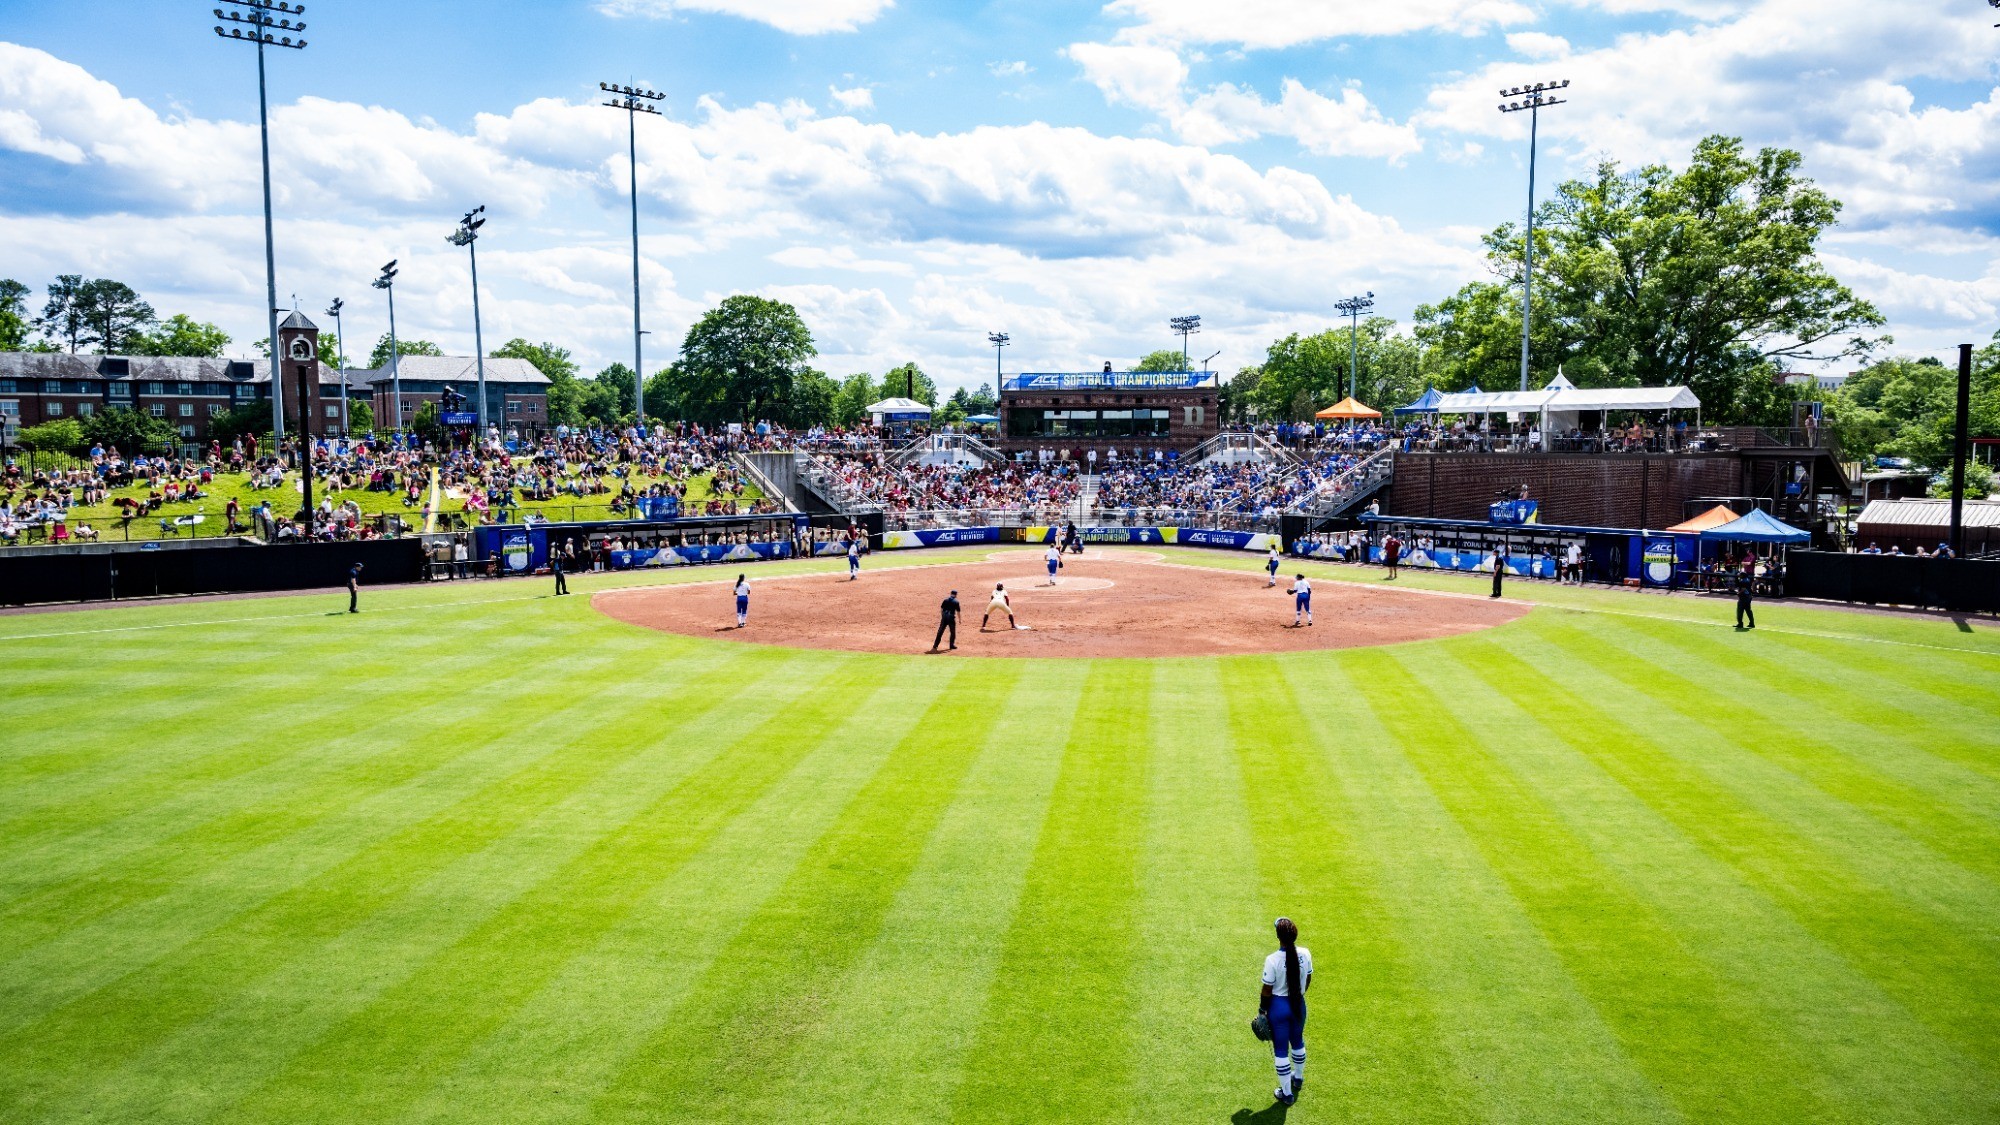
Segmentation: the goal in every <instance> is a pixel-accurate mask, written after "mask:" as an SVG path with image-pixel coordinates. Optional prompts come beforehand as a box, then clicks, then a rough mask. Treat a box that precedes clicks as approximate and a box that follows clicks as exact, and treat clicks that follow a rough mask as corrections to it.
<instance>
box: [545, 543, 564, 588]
mask: <svg viewBox="0 0 2000 1125" xmlns="http://www.w3.org/2000/svg"><path fill="white" fill-rule="evenodd" d="M568 553H569V544H568V543H564V544H563V545H562V546H561V547H559V548H557V549H556V550H553V551H550V552H549V573H550V574H553V575H555V579H556V595H557V596H558V597H560V596H561V595H563V594H567V593H569V560H568V559H566V558H564V557H563V556H564V555H566V554H568Z"/></svg>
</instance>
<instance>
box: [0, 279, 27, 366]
mask: <svg viewBox="0 0 2000 1125" xmlns="http://www.w3.org/2000/svg"><path fill="white" fill-rule="evenodd" d="M28 293H29V289H28V287H27V286H25V285H23V284H21V283H20V282H18V281H15V280H14V279H13V278H11V277H0V352H18V351H22V350H25V349H26V348H27V346H28V328H29V321H28Z"/></svg>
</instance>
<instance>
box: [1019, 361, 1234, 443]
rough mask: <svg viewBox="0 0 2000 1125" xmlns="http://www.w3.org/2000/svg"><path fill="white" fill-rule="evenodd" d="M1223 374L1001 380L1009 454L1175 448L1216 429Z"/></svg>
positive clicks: (1052, 375)
mask: <svg viewBox="0 0 2000 1125" xmlns="http://www.w3.org/2000/svg"><path fill="white" fill-rule="evenodd" d="M1221 391H1222V388H1221V379H1220V377H1219V376H1217V375H1215V374H1213V373H1212V372H1204V371H1112V370H1110V367H1109V365H1106V368H1105V370H1103V371H1080V372H1077V371H1066V372H1042V373H1023V374H1020V375H1010V376H1008V377H1007V378H1006V379H1005V380H1003V381H1002V382H1001V384H1000V437H999V440H998V442H997V443H996V444H997V445H998V446H999V447H1000V448H1001V449H1003V450H1007V451H1019V450H1035V449H1057V450H1062V449H1068V450H1071V451H1080V450H1085V449H1093V448H1095V449H1104V448H1109V447H1113V446H1116V447H1119V448H1132V447H1145V448H1148V449H1153V448H1158V449H1175V450H1181V451H1183V452H1185V451H1186V450H1189V449H1192V448H1194V447H1195V446H1197V445H1200V444H1201V443H1202V442H1204V441H1206V440H1208V439H1209V438H1212V437H1214V436H1215V435H1216V434H1217V433H1220V432H1221V429H1222V419H1221V417H1220V415H1221V403H1220V398H1221Z"/></svg>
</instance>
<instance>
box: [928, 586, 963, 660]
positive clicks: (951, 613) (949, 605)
mask: <svg viewBox="0 0 2000 1125" xmlns="http://www.w3.org/2000/svg"><path fill="white" fill-rule="evenodd" d="M958 608H959V607H958V591H957V590H953V591H952V592H951V596H950V597H948V598H946V599H945V600H944V601H943V602H942V603H940V604H939V605H938V631H937V636H936V637H934V638H932V639H931V651H932V652H936V651H937V650H938V642H939V641H942V640H944V635H945V633H946V632H949V633H951V647H952V648H954V649H956V648H957V647H958Z"/></svg>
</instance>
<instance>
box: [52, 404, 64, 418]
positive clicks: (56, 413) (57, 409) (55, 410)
mask: <svg viewBox="0 0 2000 1125" xmlns="http://www.w3.org/2000/svg"><path fill="white" fill-rule="evenodd" d="M61 416H62V403H60V402H52V403H49V417H51V418H59V417H61Z"/></svg>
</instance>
